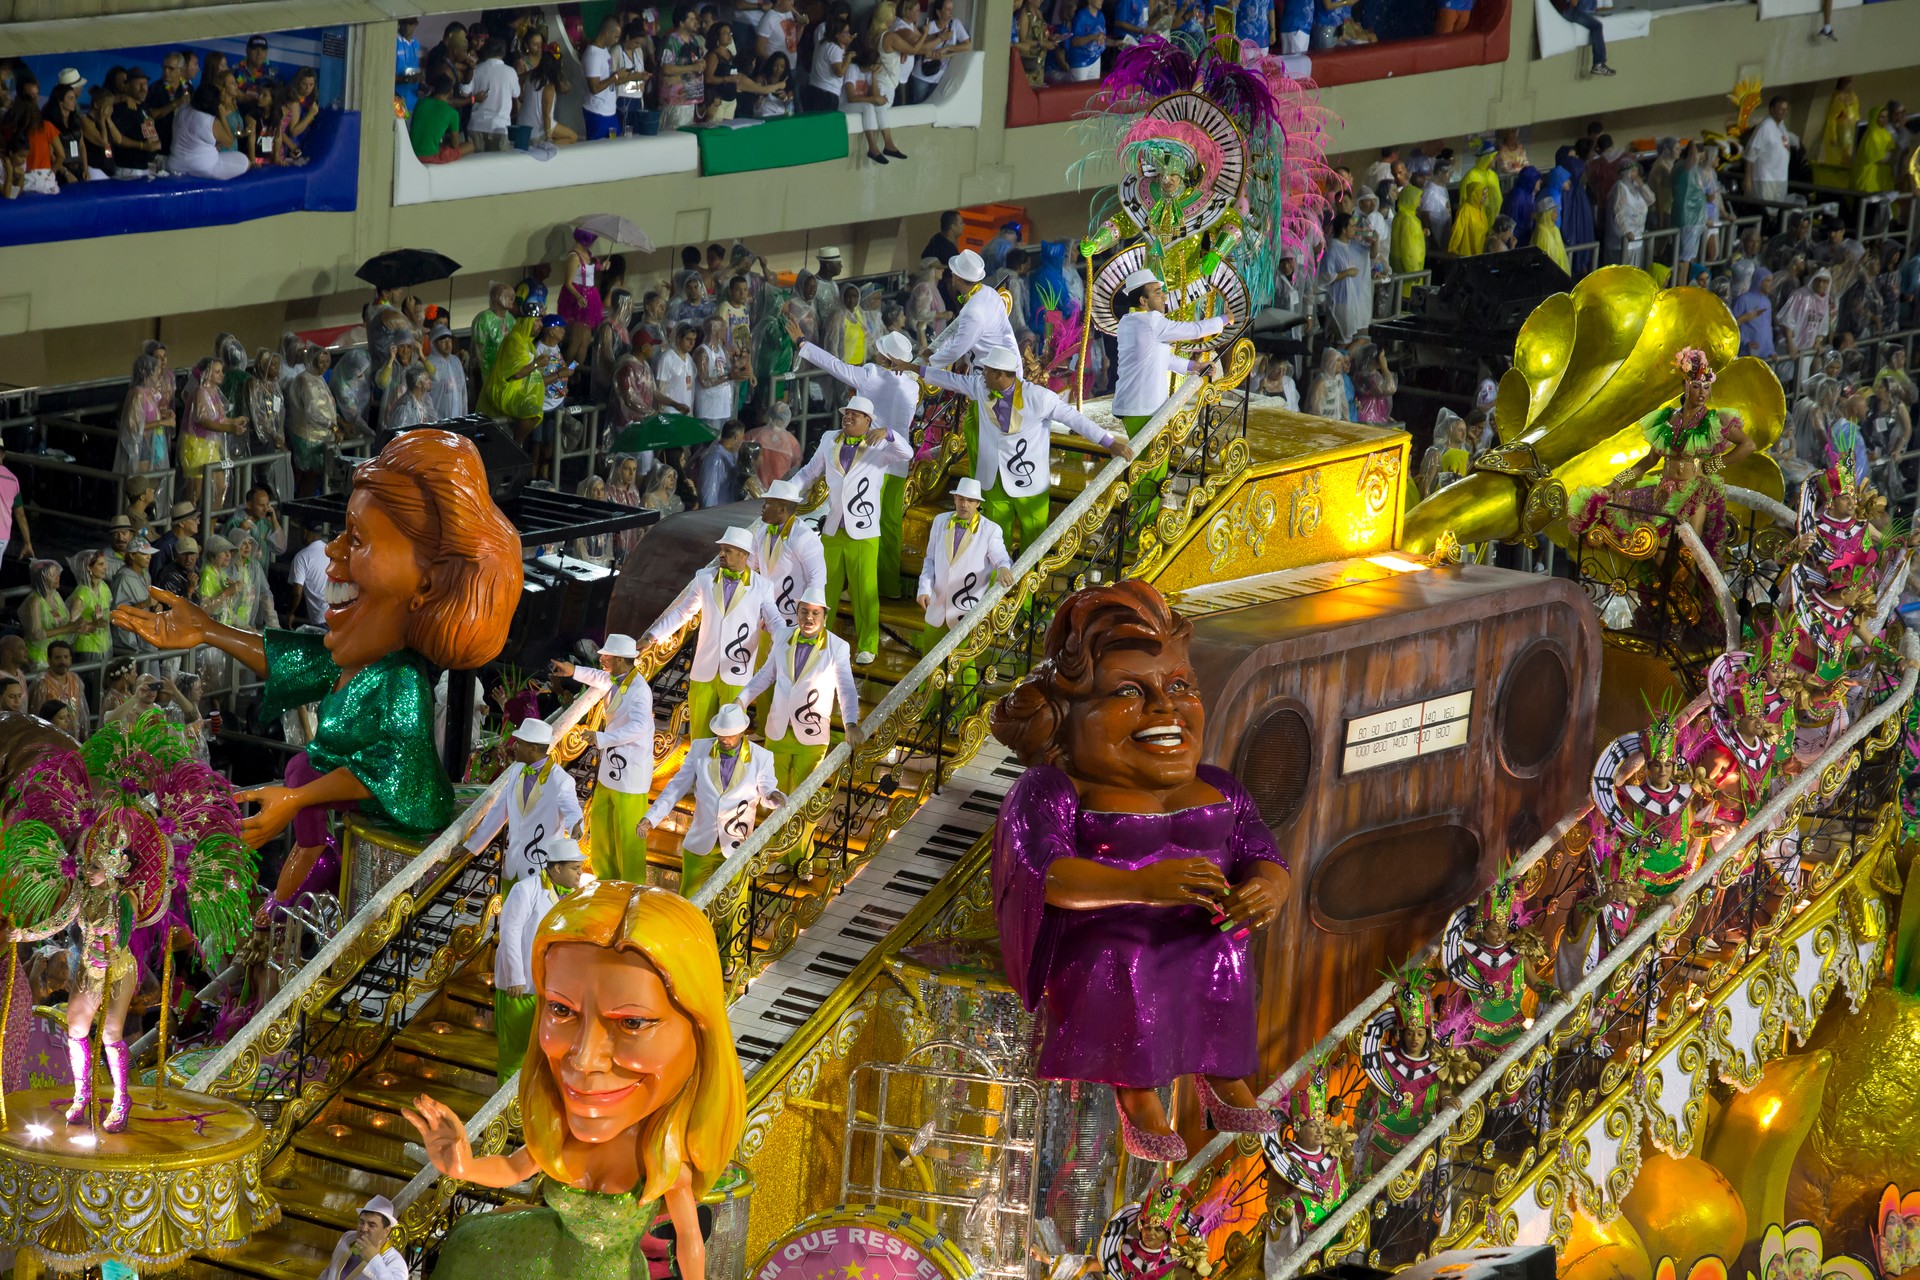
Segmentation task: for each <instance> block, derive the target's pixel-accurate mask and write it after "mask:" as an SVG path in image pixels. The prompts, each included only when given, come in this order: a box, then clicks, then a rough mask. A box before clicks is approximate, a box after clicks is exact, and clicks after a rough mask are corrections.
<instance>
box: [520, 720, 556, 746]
mask: <svg viewBox="0 0 1920 1280" xmlns="http://www.w3.org/2000/svg"><path fill="white" fill-rule="evenodd" d="M513 736H514V737H516V738H518V739H520V741H522V742H531V743H533V744H535V745H536V746H542V747H550V746H552V745H553V726H552V725H550V724H548V723H547V722H546V721H545V720H542V719H541V718H540V717H539V716H528V717H527V718H526V719H525V720H522V721H521V722H520V727H519V728H517V729H515V730H514V731H513Z"/></svg>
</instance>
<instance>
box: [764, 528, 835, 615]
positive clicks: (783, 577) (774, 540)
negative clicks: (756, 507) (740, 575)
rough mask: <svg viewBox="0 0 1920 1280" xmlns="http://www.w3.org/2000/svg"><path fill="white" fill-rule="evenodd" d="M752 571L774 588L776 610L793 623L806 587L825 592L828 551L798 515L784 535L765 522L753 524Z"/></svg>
mask: <svg viewBox="0 0 1920 1280" xmlns="http://www.w3.org/2000/svg"><path fill="white" fill-rule="evenodd" d="M753 571H754V572H755V573H758V574H764V575H766V579H767V585H768V586H769V587H771V588H772V589H773V607H774V608H776V609H778V610H779V611H780V617H781V619H782V620H784V621H785V622H787V623H788V624H791V623H792V622H793V621H794V611H795V609H796V608H797V607H798V606H799V603H800V597H801V596H802V595H804V594H805V593H806V590H807V588H808V587H819V588H820V589H821V590H823V591H824V590H825V589H826V585H827V552H826V548H825V547H823V546H822V545H821V543H820V534H819V531H818V530H816V529H815V528H814V527H813V526H812V525H810V524H808V523H807V522H806V521H804V520H802V519H801V518H800V517H799V516H795V517H793V519H791V520H789V521H787V528H786V531H785V532H784V533H783V532H781V531H780V530H778V529H774V528H772V527H770V526H769V525H768V524H767V523H766V521H764V520H763V521H761V522H760V523H759V524H756V525H754V526H753Z"/></svg>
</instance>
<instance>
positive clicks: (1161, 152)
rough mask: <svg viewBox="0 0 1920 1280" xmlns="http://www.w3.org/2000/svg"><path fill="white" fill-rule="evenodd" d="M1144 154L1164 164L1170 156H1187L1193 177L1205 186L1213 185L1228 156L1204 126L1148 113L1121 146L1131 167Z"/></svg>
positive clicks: (1126, 165) (1125, 164)
mask: <svg viewBox="0 0 1920 1280" xmlns="http://www.w3.org/2000/svg"><path fill="white" fill-rule="evenodd" d="M1141 156H1146V157H1147V158H1149V159H1151V160H1152V161H1154V162H1155V163H1156V164H1164V163H1166V161H1167V160H1169V159H1175V160H1186V161H1187V162H1189V163H1190V164H1191V165H1192V166H1193V175H1192V176H1193V179H1194V181H1195V183H1196V184H1197V185H1199V186H1202V187H1211V186H1212V185H1213V184H1214V183H1215V182H1217V181H1218V180H1219V178H1220V169H1221V166H1222V165H1223V164H1224V163H1225V157H1224V156H1223V155H1222V154H1221V152H1220V144H1219V143H1217V142H1215V141H1214V140H1213V138H1212V136H1211V135H1209V134H1208V133H1207V131H1206V130H1205V129H1202V128H1201V127H1200V126H1199V125H1197V124H1190V123H1188V122H1187V121H1185V120H1161V119H1158V118H1156V117H1154V116H1146V117H1144V118H1142V119H1141V120H1140V121H1139V122H1138V123H1136V124H1135V125H1134V126H1133V127H1132V128H1131V129H1128V130H1127V137H1126V141H1125V143H1124V144H1123V145H1122V146H1121V148H1120V164H1121V166H1122V167H1123V168H1132V167H1133V165H1134V163H1135V161H1136V160H1137V159H1138V158H1140V157H1141Z"/></svg>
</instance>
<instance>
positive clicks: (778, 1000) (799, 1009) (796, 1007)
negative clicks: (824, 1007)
mask: <svg viewBox="0 0 1920 1280" xmlns="http://www.w3.org/2000/svg"><path fill="white" fill-rule="evenodd" d="M773 1003H774V1004H776V1005H778V1006H780V1007H781V1008H782V1009H792V1010H793V1011H794V1012H795V1013H806V1014H811V1013H812V1012H813V1011H814V1010H815V1009H818V1008H819V1007H820V1002H819V1001H817V1000H816V1001H815V1002H814V1003H812V1004H803V1003H801V1002H800V1001H798V1000H789V999H788V998H787V997H785V996H776V997H774V1001H773Z"/></svg>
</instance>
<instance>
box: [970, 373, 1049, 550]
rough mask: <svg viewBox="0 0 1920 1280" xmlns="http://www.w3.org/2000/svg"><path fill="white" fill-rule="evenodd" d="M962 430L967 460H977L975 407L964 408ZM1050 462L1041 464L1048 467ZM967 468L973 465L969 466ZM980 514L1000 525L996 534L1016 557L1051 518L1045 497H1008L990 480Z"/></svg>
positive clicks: (996, 481)
mask: <svg viewBox="0 0 1920 1280" xmlns="http://www.w3.org/2000/svg"><path fill="white" fill-rule="evenodd" d="M962 429H963V430H964V431H965V432H966V434H967V457H968V459H970V460H976V459H978V458H979V457H980V419H979V416H978V414H977V412H976V406H973V405H968V406H967V416H966V420H965V422H964V423H963V425H962ZM1050 462H1051V459H1049V460H1048V461H1047V462H1046V463H1043V464H1042V465H1049V464H1050ZM970 465H977V463H971V462H970ZM980 511H981V513H982V514H983V515H985V516H986V517H987V519H989V520H991V521H993V522H994V523H995V524H997V525H999V526H1000V532H1001V533H1002V534H1003V535H1004V536H1005V537H1006V540H1007V548H1008V550H1009V551H1010V552H1011V553H1012V554H1013V555H1014V556H1016V557H1017V556H1019V554H1020V553H1021V552H1022V551H1025V550H1026V549H1027V548H1028V547H1030V546H1032V545H1033V544H1034V541H1035V539H1037V538H1039V536H1040V535H1041V534H1042V533H1043V532H1045V530H1046V527H1047V520H1048V518H1049V517H1050V516H1051V515H1052V508H1051V507H1050V506H1049V505H1048V498H1047V495H1046V494H1044V493H1036V494H1034V495H1033V496H1032V497H1029V498H1016V497H1013V496H1012V495H1010V494H1009V493H1008V492H1007V490H1006V486H1004V485H1002V484H1001V483H1000V479H999V477H998V476H996V477H994V481H993V487H992V488H991V489H988V490H987V492H986V498H985V500H984V501H982V502H981V504H980Z"/></svg>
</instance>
